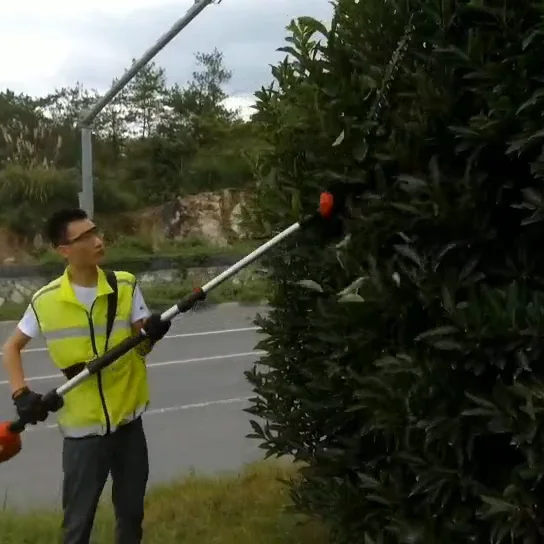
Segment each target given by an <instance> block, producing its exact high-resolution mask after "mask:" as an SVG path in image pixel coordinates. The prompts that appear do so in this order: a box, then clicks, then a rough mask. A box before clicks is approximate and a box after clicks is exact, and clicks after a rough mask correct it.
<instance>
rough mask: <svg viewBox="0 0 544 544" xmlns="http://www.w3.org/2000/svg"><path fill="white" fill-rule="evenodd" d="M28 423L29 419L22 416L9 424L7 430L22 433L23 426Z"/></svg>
mask: <svg viewBox="0 0 544 544" xmlns="http://www.w3.org/2000/svg"><path fill="white" fill-rule="evenodd" d="M28 423H30V422H29V421H24V420H23V419H22V418H19V419H16V420H15V421H12V422H11V423H10V424H9V430H10V432H12V433H22V432H23V431H24V430H25V427H26V426H27V425H28Z"/></svg>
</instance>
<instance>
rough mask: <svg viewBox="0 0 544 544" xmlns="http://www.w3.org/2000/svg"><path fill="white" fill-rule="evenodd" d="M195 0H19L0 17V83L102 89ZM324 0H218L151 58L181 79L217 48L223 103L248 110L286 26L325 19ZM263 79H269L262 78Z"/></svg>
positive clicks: (26, 88) (19, 87) (23, 88)
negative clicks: (229, 72) (302, 18)
mask: <svg viewBox="0 0 544 544" xmlns="http://www.w3.org/2000/svg"><path fill="white" fill-rule="evenodd" d="M193 1H194V0H92V1H91V2H73V1H72V0H71V1H68V0H47V1H44V0H21V1H19V2H10V3H8V2H4V4H5V5H3V6H2V15H1V17H0V47H1V50H2V51H3V56H2V61H1V63H0V66H1V70H0V88H6V87H9V88H11V89H12V90H14V91H15V92H25V93H28V94H31V95H43V94H46V93H48V92H51V91H53V90H54V89H55V88H58V87H62V86H71V85H75V84H76V82H77V81H79V82H80V83H82V84H83V85H84V86H86V87H89V88H96V89H98V90H99V91H100V92H105V91H106V90H107V89H108V87H109V85H110V84H111V81H112V79H113V78H114V77H118V76H120V75H121V74H122V72H123V71H124V70H125V69H126V68H127V67H128V66H129V65H130V61H131V59H132V58H138V57H140V56H141V55H142V54H143V52H144V51H145V50H146V49H147V48H148V47H149V46H151V45H152V44H153V43H154V41H155V40H157V39H158V38H159V36H160V35H161V34H162V33H164V32H165V31H166V30H167V29H168V28H169V26H170V25H172V24H173V23H174V21H175V20H176V18H179V17H180V16H182V15H183V14H184V13H185V12H186V11H187V9H189V8H190V7H191V5H192V4H193ZM331 12H332V7H331V6H330V3H329V0H222V2H221V3H220V4H218V5H215V4H212V5H210V6H208V7H207V8H205V10H204V11H203V12H202V13H201V14H200V15H199V16H198V17H197V18H196V19H195V20H193V21H192V22H191V23H190V24H189V26H188V27H187V28H186V29H185V30H183V31H182V32H181V33H180V35H179V36H178V37H176V38H175V39H174V41H172V42H171V43H170V44H169V45H168V46H167V47H166V48H165V49H164V50H163V51H162V52H161V53H159V55H158V56H157V58H156V61H157V63H158V64H160V65H162V66H164V67H165V68H166V72H167V76H168V78H169V80H170V81H179V82H182V83H183V82H184V81H186V80H187V78H189V77H190V75H191V72H192V70H193V69H194V58H193V54H194V53H195V52H196V51H204V50H207V51H210V50H211V49H213V48H214V47H217V48H218V49H219V50H221V51H223V52H224V54H225V61H226V64H227V66H228V67H229V68H232V69H233V72H234V76H233V80H232V82H231V85H230V89H229V93H230V94H231V95H232V96H231V98H229V100H228V104H230V105H232V106H233V107H241V108H242V110H243V111H244V115H246V116H247V115H248V114H250V113H251V110H250V109H249V106H250V105H251V104H252V103H253V102H254V98H253V95H252V93H253V92H254V91H255V90H256V89H257V88H259V87H260V86H261V85H262V84H266V83H267V82H268V81H269V80H270V79H271V75H270V68H269V64H271V63H273V62H275V61H277V60H278V58H279V55H278V54H277V53H276V51H275V50H276V48H277V47H279V46H281V45H283V40H284V36H285V26H286V25H287V24H288V23H289V21H290V20H291V19H292V18H293V17H296V16H299V15H312V16H317V17H318V18H321V19H330V13H331ZM267 80H268V81H267Z"/></svg>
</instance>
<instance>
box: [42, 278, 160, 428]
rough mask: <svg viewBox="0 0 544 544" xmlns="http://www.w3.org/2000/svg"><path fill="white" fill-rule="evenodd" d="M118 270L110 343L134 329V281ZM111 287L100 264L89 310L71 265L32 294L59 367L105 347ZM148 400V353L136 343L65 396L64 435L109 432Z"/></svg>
mask: <svg viewBox="0 0 544 544" xmlns="http://www.w3.org/2000/svg"><path fill="white" fill-rule="evenodd" d="M115 275H116V277H117V283H118V304H117V314H116V317H115V321H114V326H113V329H112V332H111V335H110V340H109V343H108V346H109V347H111V346H114V345H116V344H118V343H119V342H121V341H122V340H124V339H125V338H127V337H129V336H130V335H131V327H130V322H131V315H132V297H133V292H134V287H135V283H136V278H135V277H134V275H132V274H130V273H128V272H120V271H116V272H115ZM109 293H111V287H110V286H109V284H108V282H107V280H106V276H105V274H104V272H103V271H102V270H101V269H100V268H99V269H98V285H97V297H96V300H95V302H94V303H93V305H92V307H91V309H90V310H87V308H86V307H85V306H83V305H82V304H81V303H80V302H79V301H78V300H77V298H76V296H75V293H74V291H73V289H72V286H71V285H70V281H69V277H68V272H67V270H66V271H65V272H64V274H63V275H62V276H61V277H60V278H57V279H56V280H53V281H52V282H50V283H49V284H48V285H46V286H45V287H43V288H42V289H40V290H39V291H37V292H36V293H35V295H34V296H33V297H32V302H31V304H32V308H33V309H34V312H35V313H36V317H37V319H38V323H39V325H40V330H41V333H42V335H43V337H44V338H45V342H46V346H47V349H48V351H49V355H50V357H51V359H52V360H53V363H54V364H55V366H56V367H57V368H59V369H60V370H65V369H67V368H69V367H71V366H73V365H74V364H77V363H81V362H88V361H90V360H92V359H94V358H95V357H97V356H99V355H101V354H102V353H104V348H105V339H106V338H105V333H106V319H107V295H108V294H109ZM148 403H149V386H148V382H147V369H146V365H145V359H144V357H142V355H140V353H138V351H137V350H135V349H133V350H131V351H129V352H128V353H127V354H126V355H124V356H123V357H121V358H119V360H117V361H116V362H115V363H113V364H112V365H110V366H109V367H107V368H105V369H103V370H102V371H101V372H100V373H99V375H97V376H91V377H90V378H88V379H87V380H85V381H84V382H82V383H81V384H80V385H78V387H76V388H75V389H73V390H72V391H70V392H69V393H67V394H66V395H65V396H64V407H63V408H62V409H61V410H59V412H57V417H58V424H59V428H60V431H61V433H62V434H63V435H64V436H71V437H82V436H87V435H89V434H99V435H103V434H107V433H108V432H112V431H113V430H115V429H116V428H117V427H118V426H119V425H122V424H123V423H126V422H128V421H132V420H133V419H134V418H135V417H138V415H141V414H142V413H143V411H145V409H146V407H147V405H148Z"/></svg>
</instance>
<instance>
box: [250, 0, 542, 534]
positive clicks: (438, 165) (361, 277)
mask: <svg viewBox="0 0 544 544" xmlns="http://www.w3.org/2000/svg"><path fill="white" fill-rule="evenodd" d="M334 4H335V13H334V20H333V22H332V26H331V30H328V29H326V28H325V27H323V26H322V25H321V24H320V23H319V22H317V21H314V20H312V19H309V18H302V19H299V20H298V21H297V22H296V23H295V24H293V25H292V26H291V29H290V30H291V31H290V34H289V40H288V41H289V43H288V46H287V47H288V50H289V51H291V53H292V57H291V58H290V59H287V60H286V61H285V62H283V63H281V64H279V65H278V66H275V67H274V76H275V82H274V85H272V86H270V88H267V89H263V90H262V91H261V92H259V93H258V99H259V100H258V104H257V107H258V111H257V114H256V120H257V122H259V123H261V125H262V126H263V129H264V132H265V134H266V139H267V141H268V144H269V151H268V152H266V154H265V155H264V156H263V158H262V161H261V171H262V174H263V176H266V177H265V179H266V183H262V184H260V185H259V193H258V195H257V197H256V199H255V204H256V205H257V206H258V212H259V213H255V214H254V218H255V219H262V222H261V224H259V223H258V221H256V222H255V229H256V230H259V231H261V230H266V229H267V228H268V225H272V226H285V225H287V224H288V223H290V222H291V221H292V220H293V219H294V218H295V217H296V214H297V212H298V211H299V210H300V209H302V210H303V211H311V210H313V209H314V208H315V202H316V197H317V192H318V190H319V189H320V188H321V187H323V186H324V185H325V184H327V183H329V182H331V181H337V180H343V181H345V182H348V183H350V182H352V181H353V182H361V183H362V185H363V190H362V191H361V194H360V198H359V199H358V202H355V203H354V204H353V205H352V218H351V219H350V220H349V221H348V222H347V226H348V227H349V229H348V230H349V232H350V234H351V237H350V238H349V239H346V240H344V242H343V243H341V244H340V246H339V247H334V246H332V245H329V247H326V248H323V247H322V244H320V243H318V242H317V241H316V240H315V238H314V237H312V235H311V234H309V235H308V237H307V239H306V240H304V241H301V240H300V239H297V240H296V241H295V240H293V241H292V244H291V247H292V248H293V252H292V256H291V257H290V258H289V259H286V258H285V256H273V258H271V259H269V262H268V264H269V266H270V270H271V274H272V284H273V286H274V291H273V293H272V297H271V304H272V310H271V312H270V313H269V314H268V316H267V318H266V319H264V320H262V321H260V325H261V326H262V327H263V328H264V331H265V332H266V333H268V335H269V337H268V338H267V339H266V340H263V342H262V343H261V345H260V346H259V347H260V348H262V349H264V350H266V351H267V352H268V353H267V355H266V356H263V357H262V358H261V360H260V361H259V364H260V365H264V369H263V366H259V367H255V369H254V370H253V371H252V372H249V373H248V374H247V376H248V379H249V380H250V381H251V383H252V384H253V387H254V390H255V393H256V397H255V399H254V401H253V405H252V407H251V409H250V410H251V412H252V413H253V414H255V415H258V416H260V417H262V418H264V420H265V422H264V424H263V423H262V421H261V422H260V423H259V424H258V423H255V424H254V427H255V429H254V434H255V437H256V438H257V439H258V440H259V441H260V442H261V443H262V446H263V447H264V448H265V449H266V450H267V452H268V453H270V454H274V453H276V454H290V455H294V456H295V458H297V459H298V460H301V461H304V462H305V463H307V464H308V467H307V468H306V469H305V470H304V477H303V479H302V480H301V481H298V482H297V483H296V484H294V485H293V488H292V491H293V497H294V500H295V504H296V505H297V507H298V508H299V509H300V510H302V511H305V512H309V513H312V514H314V515H317V516H319V517H321V519H323V520H325V521H327V522H328V523H330V524H331V525H332V528H333V536H334V539H333V541H334V542H339V543H346V544H348V543H349V544H352V543H353V542H361V543H363V542H364V543H367V544H408V543H410V544H443V543H447V544H466V543H467V542H472V543H475V544H488V543H490V542H493V543H498V542H505V543H506V542H511V543H515V544H536V543H537V542H542V539H543V538H544V487H543V486H542V474H543V470H544V433H543V426H542V425H543V424H542V417H541V416H542V413H543V411H544V395H543V388H542V383H541V371H540V367H541V366H542V357H543V354H544V343H543V340H542V339H543V338H544V313H543V308H544V305H543V297H544V294H543V286H544V267H543V263H542V257H541V256H542V251H541V240H542V235H543V233H544V231H543V225H544V223H543V222H542V218H543V217H544V214H543V202H544V198H543V195H544V185H543V168H542V166H543V164H544V162H543V149H544V148H543V144H544V131H542V114H543V111H544V110H543V106H544V101H543V100H544V79H543V77H542V67H543V64H542V50H543V46H544V19H543V15H544V13H543V8H542V4H540V3H537V2H533V1H529V0H501V1H500V2H496V1H491V0H489V1H480V2H469V1H466V0H411V1H410V2H394V1H383V0H365V1H364V2H363V1H357V0H336V1H335V3H334ZM302 279H305V280H311V281H310V282H308V281H307V282H305V283H304V285H301V284H300V280H302Z"/></svg>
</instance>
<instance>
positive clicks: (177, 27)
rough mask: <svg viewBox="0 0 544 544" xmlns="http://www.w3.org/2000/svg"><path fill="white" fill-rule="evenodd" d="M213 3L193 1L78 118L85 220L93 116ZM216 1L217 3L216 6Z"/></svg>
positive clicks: (89, 207)
mask: <svg viewBox="0 0 544 544" xmlns="http://www.w3.org/2000/svg"><path fill="white" fill-rule="evenodd" d="M214 1H215V0H195V3H194V4H193V5H192V6H191V7H190V8H189V9H188V10H187V12H186V13H185V15H184V16H183V17H181V18H180V19H178V20H177V21H176V22H175V23H174V24H173V25H172V27H171V28H170V29H169V30H168V31H167V32H165V33H164V34H163V35H162V36H161V37H160V38H159V39H158V40H157V42H156V43H155V44H154V45H153V46H152V47H150V48H149V49H148V50H147V51H146V52H145V53H144V54H143V55H142V56H141V57H140V58H139V59H138V60H137V61H136V62H135V63H134V64H133V65H132V66H131V67H130V68H129V69H128V70H126V71H125V73H124V74H123V75H122V76H121V78H119V80H118V81H117V82H116V83H114V84H113V85H112V87H111V88H110V90H109V91H108V92H107V93H106V94H105V95H104V96H103V97H101V98H100V99H99V100H97V102H96V103H95V104H94V105H93V106H92V107H91V108H90V109H89V110H87V111H86V112H83V114H82V115H81V117H80V119H79V127H80V128H81V192H80V193H79V206H80V207H81V208H83V209H84V210H85V211H86V212H87V213H88V214H89V217H91V218H92V217H93V216H94V194H93V159H92V157H93V149H92V145H93V143H92V123H93V121H94V120H95V119H96V117H97V115H98V114H99V113H100V112H101V111H102V110H103V109H104V108H105V107H106V106H107V105H108V104H109V103H110V102H111V101H112V100H113V99H114V98H115V97H116V96H117V95H118V94H119V92H120V91H122V90H123V88H124V87H125V86H126V85H127V84H128V83H129V82H130V80H131V79H132V78H133V77H134V76H135V75H136V74H137V73H138V72H139V71H140V70H141V69H142V68H143V67H144V66H145V65H146V64H147V63H148V62H150V61H151V60H152V59H153V58H154V57H155V56H156V55H157V54H158V53H159V52H160V51H161V50H162V49H164V47H166V45H168V44H169V43H170V42H171V41H172V40H173V39H174V38H175V37H176V36H177V35H178V34H179V33H180V32H181V31H182V30H183V29H184V28H185V27H186V26H187V25H188V24H189V23H190V22H191V21H192V20H193V19H194V18H195V17H197V16H198V15H199V14H200V13H201V12H202V11H203V10H204V8H206V7H207V6H209V5H210V4H212V3H214ZM220 2H221V0H218V1H217V3H220Z"/></svg>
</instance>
